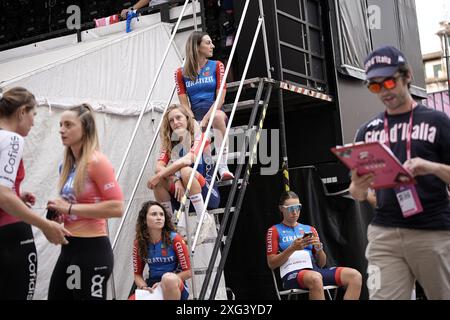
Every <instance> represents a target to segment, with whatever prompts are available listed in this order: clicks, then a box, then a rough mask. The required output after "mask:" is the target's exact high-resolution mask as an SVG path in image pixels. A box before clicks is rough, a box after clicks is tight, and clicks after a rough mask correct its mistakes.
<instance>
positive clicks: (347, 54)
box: [337, 0, 371, 69]
mask: <svg viewBox="0 0 450 320" xmlns="http://www.w3.org/2000/svg"><path fill="white" fill-rule="evenodd" d="M337 9H338V12H339V17H340V19H339V20H338V23H339V28H340V36H341V39H340V41H341V60H342V64H343V65H347V66H352V67H356V68H359V69H364V58H365V57H366V56H367V54H368V53H369V52H370V50H371V46H370V32H369V28H368V24H367V18H366V17H367V16H368V12H367V3H366V1H365V0H339V1H338V8H337Z"/></svg>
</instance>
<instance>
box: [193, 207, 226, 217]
mask: <svg viewBox="0 0 450 320" xmlns="http://www.w3.org/2000/svg"><path fill="white" fill-rule="evenodd" d="M234 209H235V207H231V208H230V212H234ZM224 212H225V208H218V209H213V210H208V213H209V214H212V215H215V214H221V213H224ZM195 215H196V213H195V211H193V212H189V216H190V217H193V216H195Z"/></svg>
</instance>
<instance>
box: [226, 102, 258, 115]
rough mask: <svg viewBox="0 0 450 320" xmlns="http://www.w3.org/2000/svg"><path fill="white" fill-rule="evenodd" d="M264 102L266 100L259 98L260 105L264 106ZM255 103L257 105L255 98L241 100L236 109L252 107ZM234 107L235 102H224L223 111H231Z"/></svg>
mask: <svg viewBox="0 0 450 320" xmlns="http://www.w3.org/2000/svg"><path fill="white" fill-rule="evenodd" d="M263 103H264V101H262V100H259V105H260V106H262V105H263ZM254 105H255V100H245V101H239V102H238V104H237V107H236V110H247V109H252V108H253V106H254ZM232 109H233V103H229V104H224V105H223V106H222V111H223V112H231V110H232Z"/></svg>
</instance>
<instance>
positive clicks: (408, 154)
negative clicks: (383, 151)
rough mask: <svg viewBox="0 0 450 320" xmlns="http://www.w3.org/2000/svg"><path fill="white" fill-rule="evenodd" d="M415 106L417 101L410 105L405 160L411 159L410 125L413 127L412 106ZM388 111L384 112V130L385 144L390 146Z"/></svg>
mask: <svg viewBox="0 0 450 320" xmlns="http://www.w3.org/2000/svg"><path fill="white" fill-rule="evenodd" d="M416 106H417V103H416V102H414V103H413V104H412V106H411V115H410V116H409V126H408V135H407V136H406V160H410V159H411V140H412V127H413V112H414V108H415V107H416ZM387 117H388V113H387V111H385V112H384V132H385V134H386V141H385V144H386V146H387V147H388V148H389V149H390V148H391V139H390V137H389V123H388V119H387Z"/></svg>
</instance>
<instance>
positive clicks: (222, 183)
mask: <svg viewBox="0 0 450 320" xmlns="http://www.w3.org/2000/svg"><path fill="white" fill-rule="evenodd" d="M233 182H234V179H232V180H226V181H218V182H217V183H216V185H217V186H218V187H219V188H220V187H230V186H232V185H233ZM238 184H242V179H239V180H238Z"/></svg>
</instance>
